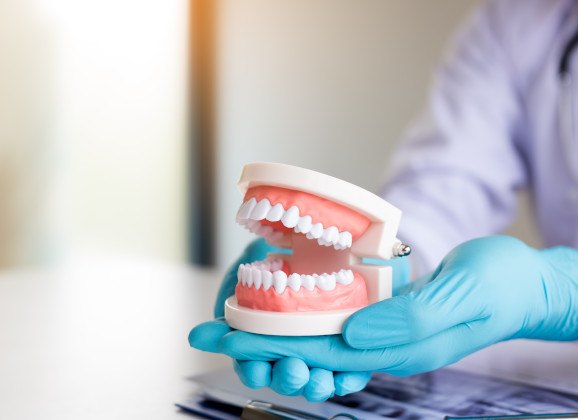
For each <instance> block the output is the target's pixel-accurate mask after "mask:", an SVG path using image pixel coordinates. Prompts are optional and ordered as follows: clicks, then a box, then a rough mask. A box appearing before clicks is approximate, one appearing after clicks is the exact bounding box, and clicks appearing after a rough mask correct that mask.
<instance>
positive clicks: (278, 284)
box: [273, 270, 287, 294]
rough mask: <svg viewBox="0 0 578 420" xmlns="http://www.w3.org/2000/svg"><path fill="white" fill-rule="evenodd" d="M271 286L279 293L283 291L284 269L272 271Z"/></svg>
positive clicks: (285, 277)
mask: <svg viewBox="0 0 578 420" xmlns="http://www.w3.org/2000/svg"><path fill="white" fill-rule="evenodd" d="M273 287H274V288H275V291H276V292H277V293H279V294H281V293H283V292H284V291H285V287H287V274H285V272H284V271H281V270H277V271H275V272H274V273H273Z"/></svg>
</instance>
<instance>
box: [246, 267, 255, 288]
mask: <svg viewBox="0 0 578 420" xmlns="http://www.w3.org/2000/svg"><path fill="white" fill-rule="evenodd" d="M245 282H246V283H247V284H246V285H247V287H251V286H253V269H252V268H248V269H247V270H245Z"/></svg>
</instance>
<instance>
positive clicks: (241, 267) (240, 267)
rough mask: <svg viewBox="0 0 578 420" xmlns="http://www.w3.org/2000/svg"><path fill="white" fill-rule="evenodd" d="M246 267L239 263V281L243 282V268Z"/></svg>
mask: <svg viewBox="0 0 578 420" xmlns="http://www.w3.org/2000/svg"><path fill="white" fill-rule="evenodd" d="M244 269H245V265H244V264H241V265H239V268H238V269H237V283H243V270H244Z"/></svg>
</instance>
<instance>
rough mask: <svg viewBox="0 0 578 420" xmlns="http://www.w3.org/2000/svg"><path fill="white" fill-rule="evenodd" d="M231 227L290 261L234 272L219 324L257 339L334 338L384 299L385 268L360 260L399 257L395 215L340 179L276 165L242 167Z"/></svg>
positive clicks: (271, 259)
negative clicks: (363, 310) (246, 232)
mask: <svg viewBox="0 0 578 420" xmlns="http://www.w3.org/2000/svg"><path fill="white" fill-rule="evenodd" d="M238 187H239V189H240V191H241V193H243V194H244V195H245V196H244V199H243V204H242V205H241V208H240V209H239V211H238V213H237V222H238V223H239V224H241V225H242V226H244V227H246V228H247V229H249V230H250V231H251V232H254V233H256V234H257V235H259V236H262V237H264V238H265V239H266V240H267V242H269V243H270V244H271V245H275V246H278V247H281V248H291V249H292V253H291V254H290V255H287V254H269V255H268V256H267V258H266V259H265V260H264V261H255V262H253V263H250V264H241V265H240V266H239V269H238V273H237V276H238V283H237V286H236V288H235V295H234V296H231V297H230V298H229V299H227V301H226V303H225V319H226V321H227V323H228V324H229V325H230V326H231V327H233V328H236V329H239V330H244V331H249V332H253V333H257V334H269V335H285V336H299V335H301V336H306V335H309V336H311V335H326V334H340V333H341V329H342V325H343V322H344V321H345V320H346V319H347V317H349V316H350V315H351V314H352V313H353V312H355V311H356V310H358V309H360V308H362V307H364V306H367V305H368V304H371V303H375V302H377V301H380V300H383V299H387V298H389V297H391V288H392V285H391V282H392V268H391V267H387V266H380V265H371V264H364V263H362V258H380V259H390V258H393V257H397V256H405V255H408V254H409V252H410V248H409V246H407V245H404V244H402V243H401V241H399V240H398V239H396V234H397V229H398V226H399V222H400V219H401V211H400V210H399V209H397V208H396V207H394V206H392V205H391V204H389V203H387V202H386V201H384V200H382V199H381V198H379V197H378V196H376V195H374V194H372V193H370V192H369V191H366V190H364V189H363V188H360V187H357V186H355V185H353V184H350V183H348V182H345V181H342V180H340V179H337V178H334V177H331V176H328V175H324V174H321V173H319V172H315V171H311V170H308V169H303V168H298V167H295V166H289V165H283V164H278V163H251V164H248V165H245V167H244V168H243V172H242V174H241V179H240V180H239V183H238Z"/></svg>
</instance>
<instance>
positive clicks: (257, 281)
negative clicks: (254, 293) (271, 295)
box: [251, 268, 263, 290]
mask: <svg viewBox="0 0 578 420" xmlns="http://www.w3.org/2000/svg"><path fill="white" fill-rule="evenodd" d="M261 273H262V271H261V270H259V269H257V268H253V269H252V270H251V279H252V280H253V286H255V289H257V290H259V289H260V288H261V283H262V282H263V280H262V279H261Z"/></svg>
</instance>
